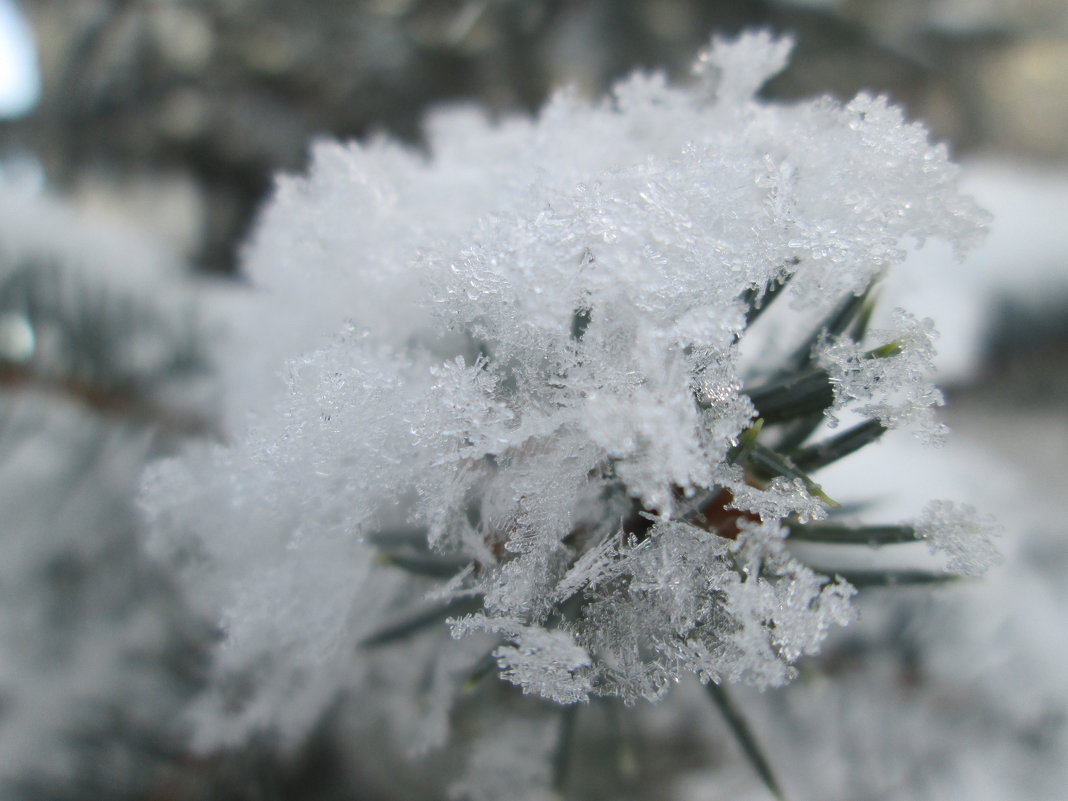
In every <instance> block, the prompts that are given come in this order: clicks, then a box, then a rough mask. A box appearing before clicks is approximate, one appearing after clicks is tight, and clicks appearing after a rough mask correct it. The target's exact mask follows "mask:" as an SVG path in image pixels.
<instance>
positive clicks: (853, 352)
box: [819, 309, 946, 443]
mask: <svg viewBox="0 0 1068 801" xmlns="http://www.w3.org/2000/svg"><path fill="white" fill-rule="evenodd" d="M895 323H896V325H895V327H894V328H893V329H891V330H881V331H880V330H877V331H872V332H871V333H870V334H869V336H868V337H867V339H866V340H865V342H863V343H862V342H853V341H850V340H847V339H846V338H842V339H839V340H837V341H833V342H827V343H824V345H823V347H822V348H821V349H820V352H819V360H820V364H821V365H822V366H823V367H824V369H826V370H827V371H828V373H829V374H830V376H831V381H832V383H833V386H834V394H835V408H836V409H841V408H845V407H846V406H850V407H851V408H852V409H853V410H854V411H857V412H859V413H860V414H863V415H865V416H866V417H871V418H873V419H876V420H879V421H880V422H881V423H882V424H883V425H884V426H886V427H887V428H890V429H894V428H902V427H906V426H909V427H912V428H914V429H915V430H916V432H917V435H918V436H919V437H920V438H921V439H924V440H926V441H928V442H932V443H938V442H941V441H942V440H943V439H944V437H945V435H946V427H945V426H944V425H943V424H942V423H939V422H938V421H937V420H936V419H935V415H934V409H935V407H938V406H942V405H943V404H944V403H945V399H944V398H943V396H942V393H941V391H940V390H939V389H938V388H937V387H936V386H935V385H934V384H932V383H931V374H932V373H933V372H934V355H935V351H934V338H935V335H936V332H935V330H934V323H933V322H932V321H931V320H927V319H925V320H917V319H916V318H915V317H913V316H912V315H910V314H909V313H908V312H906V311H904V310H903V309H898V310H897V312H896V314H895ZM875 343H879V347H880V348H881V351H880V357H879V358H875V359H871V358H866V354H868V353H869V352H870V349H871V348H872V345H873V344H875ZM858 402H859V403H858ZM832 422H833V418H832Z"/></svg>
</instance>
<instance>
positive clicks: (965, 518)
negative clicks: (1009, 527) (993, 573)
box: [915, 501, 999, 576]
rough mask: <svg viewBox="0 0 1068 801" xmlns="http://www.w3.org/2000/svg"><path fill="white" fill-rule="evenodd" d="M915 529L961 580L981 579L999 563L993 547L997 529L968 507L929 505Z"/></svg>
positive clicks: (992, 521) (943, 502)
mask: <svg viewBox="0 0 1068 801" xmlns="http://www.w3.org/2000/svg"><path fill="white" fill-rule="evenodd" d="M915 528H916V534H917V536H918V537H919V538H920V539H922V540H926V542H927V545H928V547H930V549H931V551H932V552H935V553H942V554H945V555H946V556H947V557H948V558H947V561H946V568H947V569H948V570H950V571H952V572H954V573H959V574H960V575H962V576H981V575H982V574H983V573H985V572H986V571H987V570H988V569H989V568H990V566H991V565H992V564H994V563H995V562H996V561H997V559H998V551H997V548H996V546H995V545H994V537H995V536H997V534H998V531H999V527H998V525H997V524H996V523H995V522H994V520H993V518H991V517H990V516H989V515H983V514H980V513H979V512H978V511H976V510H975V509H974V508H973V507H971V506H968V505H967V504H957V503H953V502H952V501H931V502H930V503H929V504H927V505H926V506H925V507H924V508H923V512H922V513H921V514H920V518H919V519H918V520H917V521H916V523H915Z"/></svg>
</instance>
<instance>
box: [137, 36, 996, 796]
mask: <svg viewBox="0 0 1068 801" xmlns="http://www.w3.org/2000/svg"><path fill="white" fill-rule="evenodd" d="M789 49H790V43H789V41H788V40H786V39H775V38H773V37H771V36H770V35H768V34H764V33H760V34H749V35H745V36H742V37H741V38H739V39H738V40H735V41H720V40H717V41H716V42H714V44H713V47H712V48H711V49H710V50H709V51H708V53H707V54H705V55H704V56H703V57H702V61H701V65H700V66H699V69H698V72H699V78H698V80H697V81H696V82H695V83H694V84H693V85H692V86H689V87H673V86H670V85H668V84H667V83H666V81H664V80H663V79H662V77H659V76H656V75H653V76H635V77H633V78H631V79H628V80H626V81H624V82H622V83H621V84H619V85H618V86H617V87H616V88H615V90H614V93H613V96H612V97H610V98H609V99H607V100H605V101H603V102H601V103H598V104H593V105H590V104H587V103H585V102H581V101H579V100H578V99H576V98H575V97H574V96H573V95H571V94H569V93H566V92H564V93H560V94H558V95H556V96H555V97H554V98H553V99H552V100H550V102H549V103H548V104H547V105H546V107H545V108H544V109H543V110H542V112H541V113H540V114H539V115H538V116H537V118H535V119H526V118H514V119H505V120H502V121H500V122H497V123H495V124H490V123H489V122H487V121H486V119H485V118H484V117H483V116H482V115H480V114H479V113H478V112H476V111H472V110H470V109H460V110H456V109H453V110H446V111H441V112H438V113H437V114H436V115H434V116H433V117H432V118H431V119H430V120H428V122H427V141H428V148H429V152H430V156H429V157H428V158H424V157H422V156H420V155H417V154H415V153H412V152H409V151H406V150H404V149H403V148H401V147H399V146H397V145H394V144H391V143H389V142H386V141H382V140H379V141H374V142H371V143H369V144H364V145H360V144H350V145H345V146H342V145H337V144H329V143H326V144H320V145H317V146H316V147H315V148H314V150H313V153H312V164H311V167H310V169H309V173H308V175H307V176H306V177H301V178H285V179H282V180H280V181H279V184H278V188H277V191H276V195H275V198H274V201H273V202H272V204H271V205H270V207H269V208H268V209H267V210H266V212H265V214H264V216H263V218H262V220H261V223H260V226H259V229H258V232H257V234H256V236H255V237H254V239H253V241H252V243H251V245H250V247H249V250H248V251H247V262H246V266H247V269H248V273H249V276H250V278H251V280H252V282H253V283H254V284H255V285H256V286H257V287H258V289H259V292H258V294H257V295H256V296H255V297H253V298H251V299H250V300H249V303H248V304H247V306H246V309H245V311H244V312H243V313H242V314H241V315H238V317H237V321H236V323H235V326H236V330H235V335H234V338H233V342H232V354H231V358H232V362H233V365H232V366H233V370H232V372H231V374H232V376H233V382H234V385H233V386H232V387H231V391H230V393H229V394H230V397H229V405H230V414H229V419H230V421H231V424H232V426H233V428H234V429H235V430H234V431H233V436H232V438H231V441H230V443H229V444H228V445H226V446H215V447H195V448H190V449H189V450H188V451H187V452H185V453H184V454H183V455H181V456H179V457H177V458H176V459H174V460H172V461H170V462H168V463H165V464H163V465H160V466H159V467H157V468H155V469H154V470H153V471H152V473H151V474H150V476H149V477H148V479H147V480H146V485H145V492H144V505H145V508H146V510H147V512H148V515H149V517H150V519H151V520H152V523H153V530H154V543H155V544H156V546H157V547H158V548H159V549H161V550H162V551H164V552H168V553H171V554H173V555H177V556H182V557H183V558H184V560H185V567H184V573H185V576H186V579H187V581H188V582H189V584H190V586H191V588H192V589H193V592H194V594H195V596H196V597H197V598H199V599H200V600H201V602H202V603H203V605H204V607H205V609H206V610H208V611H210V612H212V613H213V614H214V615H215V617H216V619H217V620H219V621H220V622H222V623H223V624H224V628H225V639H224V641H223V643H222V644H221V647H220V650H219V654H218V657H217V673H218V676H219V680H220V682H222V681H223V680H224V679H225V677H227V676H231V675H235V674H240V673H241V672H242V671H244V672H245V673H246V674H247V675H248V676H251V677H252V678H251V679H250V680H249V681H248V682H246V685H245V687H246V692H247V693H248V696H247V697H245V698H244V699H243V700H242V703H241V704H236V705H235V704H234V703H227V702H226V698H225V697H224V695H225V694H224V693H222V692H221V691H220V692H219V693H218V695H219V696H220V697H219V698H218V699H215V702H213V703H206V705H205V710H204V714H203V717H202V727H201V733H202V736H203V738H204V739H205V740H206V741H211V740H212V739H216V740H217V739H226V738H228V737H231V736H238V735H239V734H240V732H241V731H242V730H244V731H248V730H253V729H256V728H263V727H277V728H280V729H283V730H287V731H299V730H300V729H301V728H302V727H305V726H307V725H308V723H309V721H310V720H311V719H312V718H313V716H314V715H315V713H316V712H317V711H320V710H321V709H322V708H323V707H324V706H325V705H326V703H328V700H329V698H330V694H331V691H335V692H336V691H337V690H339V689H342V688H346V687H356V688H360V687H366V686H369V685H370V684H371V683H372V678H371V677H372V675H376V676H378V678H377V679H374V681H378V682H379V683H381V682H383V681H387V679H383V678H382V675H383V673H377V674H375V673H374V671H373V670H372V669H371V667H369V665H374V664H378V662H377V661H376V660H378V659H379V658H380V657H376V656H371V655H366V656H364V655H363V654H364V652H360V653H361V656H360V657H358V658H354V657H353V653H354V652H356V651H357V649H358V646H359V644H360V642H361V641H362V640H363V638H364V637H366V636H367V635H368V634H369V633H372V632H374V631H375V630H376V628H377V627H378V626H380V625H381V623H382V621H383V620H384V619H385V618H386V617H387V616H388V615H387V612H388V610H390V609H391V608H392V607H394V606H396V605H398V604H408V603H410V601H411V599H412V598H413V594H414V597H419V595H420V593H431V592H432V590H431V589H429V588H428V586H427V582H426V581H425V580H422V579H413V578H404V577H403V576H401V575H400V571H396V570H393V571H390V570H388V569H386V568H382V567H381V566H380V565H378V564H377V563H376V562H375V560H374V558H373V548H372V547H371V545H370V543H374V542H381V541H382V540H383V539H384V540H385V543H386V544H385V545H384V546H380V547H386V548H388V547H390V541H389V537H386V536H384V534H383V533H384V532H387V531H390V530H393V529H396V528H404V527H407V528H408V529H409V530H410V529H412V527H415V528H416V529H419V530H423V531H424V532H425V534H426V537H425V540H424V541H423V542H422V543H421V545H420V547H421V548H422V549H423V551H421V552H420V559H422V560H423V561H424V562H426V561H428V560H429V561H430V562H433V560H434V559H440V560H442V561H441V562H438V563H434V564H437V566H438V568H439V569H440V568H441V566H442V565H446V566H450V565H462V566H458V567H457V568H456V572H455V574H454V577H453V579H452V581H450V582H449V583H447V584H446V585H445V586H446V589H445V590H441V589H440V587H439V589H438V591H437V595H436V596H434V597H436V598H437V599H438V601H439V602H441V601H446V602H448V601H451V600H455V599H458V598H459V599H468V600H470V599H472V598H481V599H482V607H483V608H482V610H481V612H480V613H479V614H478V615H477V616H476V617H475V618H472V621H474V620H478V621H481V622H480V623H479V625H478V626H475V625H474V623H473V622H472V623H470V624H468V625H467V626H466V627H465V626H463V625H460V626H459V627H458V629H457V630H458V631H460V632H462V631H465V630H469V629H476V630H482V631H491V632H497V633H499V634H504V635H506V636H507V637H509V638H510V640H509V642H510V644H505V645H500V646H499V647H498V648H497V650H496V651H495V654H496V659H497V661H498V663H499V667H500V668H501V669H502V671H503V675H504V676H505V678H507V679H509V680H511V681H514V682H515V683H517V684H519V685H520V686H521V687H522V688H523V689H524V691H526V692H534V693H538V694H540V695H544V696H546V697H548V698H552V699H555V700H558V701H561V702H564V703H569V702H573V701H576V700H580V699H582V698H585V697H586V696H587V695H589V694H603V695H615V696H620V697H622V698H623V699H625V700H626V701H628V702H633V701H636V700H638V699H641V698H649V699H652V698H656V697H658V696H660V695H661V694H662V693H664V692H665V691H666V690H667V689H668V687H670V686H671V685H672V684H673V683H674V682H676V681H677V680H678V679H679V677H680V676H681V675H683V674H685V673H693V674H696V675H698V676H699V677H701V678H702V679H705V680H714V681H722V680H728V681H737V680H744V681H748V682H750V683H752V684H754V685H756V686H768V685H775V684H781V683H782V682H784V681H786V680H788V679H789V678H790V676H791V675H792V673H793V670H794V669H793V667H792V663H793V662H794V661H795V660H796V659H797V658H798V657H799V656H800V655H801V654H804V653H811V652H812V651H814V650H815V649H816V648H818V647H819V643H820V641H821V639H822V638H823V636H824V635H825V633H826V631H827V629H828V627H830V626H832V625H840V624H844V623H845V622H847V621H848V620H849V618H850V614H851V611H850V605H849V596H850V594H851V592H852V589H851V588H850V587H849V586H848V585H847V584H846V583H844V582H842V581H836V580H830V579H829V578H827V577H825V576H821V575H819V574H817V573H814V572H813V571H811V570H810V569H808V568H806V567H805V566H803V565H801V564H800V563H798V562H797V561H796V560H794V559H793V558H792V557H790V556H789V554H788V553H787V552H786V551H785V550H783V549H782V548H781V547H776V542H777V541H778V542H779V545H781V526H780V523H781V521H782V520H783V519H784V518H787V517H790V516H797V517H800V518H802V519H814V518H818V517H820V516H822V515H823V514H824V503H823V501H824V499H823V498H822V497H820V494H819V493H818V492H817V491H816V488H814V487H813V486H812V485H808V484H806V483H805V482H803V481H800V480H794V479H776V480H773V481H760V480H755V479H754V478H753V476H750V475H747V474H746V473H745V472H744V471H743V470H742V468H741V467H740V466H739V465H737V464H734V463H733V462H732V461H731V453H732V451H733V449H734V448H735V446H736V445H737V444H738V442H739V437H740V435H741V434H742V432H743V431H744V430H745V429H747V428H748V427H749V426H750V424H751V422H752V420H753V418H754V416H755V409H754V404H753V402H752V401H751V400H750V398H749V397H748V396H747V395H746V394H745V393H744V392H743V391H742V388H743V386H745V382H746V380H747V379H749V378H751V377H752V376H751V374H750V371H749V368H748V367H746V368H743V367H741V366H740V358H739V347H740V342H741V340H742V339H743V338H744V335H745V334H746V325H747V323H746V315H745V311H746V309H745V303H744V302H743V301H742V300H741V298H742V297H743V296H745V295H746V293H754V292H756V293H760V292H762V291H764V289H765V287H766V286H767V285H768V284H769V282H770V281H771V280H772V279H780V278H782V277H783V275H784V270H786V268H785V267H784V265H789V272H791V273H792V274H793V277H792V280H791V282H790V285H789V287H788V289H787V297H789V299H790V300H789V302H788V303H787V305H788V306H789V307H791V308H792V310H793V312H794V313H796V315H797V316H799V317H800V318H803V319H804V320H806V321H807V323H809V324H812V325H815V324H817V323H818V321H819V320H820V319H822V316H823V315H825V314H826V313H827V312H828V311H829V310H830V309H831V308H833V306H834V304H835V303H836V302H837V301H838V299H839V298H840V297H841V296H842V295H843V294H847V293H860V292H863V291H864V289H865V288H866V287H867V286H868V285H869V283H870V282H871V281H872V279H873V278H874V277H875V276H876V275H878V274H879V273H880V272H881V271H883V270H884V269H886V267H887V265H888V264H892V263H894V262H896V261H899V260H900V259H901V258H902V254H903V247H904V245H903V243H904V241H905V240H906V239H908V238H912V239H921V240H922V239H923V238H925V237H930V236H936V237H941V238H944V239H947V240H950V241H952V242H954V243H955V244H957V245H959V246H961V247H964V246H966V245H967V244H968V243H969V241H970V240H971V239H972V238H973V236H974V235H975V234H976V232H977V231H978V229H979V228H980V227H981V224H982V222H983V220H984V215H983V213H982V212H980V211H979V210H978V209H977V208H976V207H975V205H974V204H973V203H972V201H971V200H970V199H968V198H967V197H964V196H962V195H961V194H960V193H959V192H958V190H957V189H956V171H955V168H954V167H953V166H952V165H951V164H949V162H948V161H947V159H946V154H945V151H944V149H943V148H938V147H931V146H930V145H929V144H928V142H927V138H926V133H925V132H924V131H923V129H922V128H921V127H920V126H918V125H914V124H906V123H905V122H904V121H903V119H902V116H901V113H900V111H899V110H897V109H896V108H894V107H892V106H890V105H889V104H888V103H887V102H886V101H885V100H884V99H882V98H872V97H868V96H864V95H862V96H860V97H858V98H857V99H856V100H854V101H853V102H852V103H850V104H848V105H846V106H842V105H839V104H837V103H835V102H833V101H831V100H829V99H826V98H824V99H818V100H815V101H811V102H805V103H798V104H794V105H780V104H772V103H766V102H764V101H762V100H759V99H757V98H756V97H755V96H754V92H755V91H756V90H757V89H758V88H759V86H760V84H761V83H762V82H763V81H764V80H765V79H766V78H767V77H768V76H769V75H771V74H773V73H774V72H776V71H778V70H779V69H780V68H781V67H782V66H783V65H784V64H785V60H786V56H787V54H788V52H789ZM267 319H269V320H270V321H271V323H272V326H271V328H272V331H271V333H270V334H269V338H266V339H265V337H264V330H263V329H264V325H263V321H264V320H267ZM348 320H351V321H352V322H350V323H347V322H346V321H348ZM901 326H902V327H903V329H904V330H903V332H902V331H895V332H892V333H891V334H889V335H888V336H890V337H891V340H889V341H893V342H896V343H899V345H900V347H899V348H895V350H894V353H893V354H891V353H885V354H881V357H880V358H864V355H865V353H866V352H867V350H866V349H868V348H870V347H872V345H870V344H867V343H865V344H864V345H863V346H859V345H857V346H854V345H852V344H850V343H847V342H845V341H837V340H831V341H828V342H825V343H824V344H823V346H822V347H821V349H820V352H819V355H818V358H819V359H820V360H821V364H823V365H824V369H826V370H828V371H829V372H830V373H831V374H832V376H833V377H834V378H835V380H836V390H837V398H838V407H839V408H841V407H849V408H856V407H858V406H859V407H860V408H861V410H862V411H865V412H866V413H869V414H873V415H876V416H878V417H879V418H880V419H881V420H882V421H883V422H884V423H886V424H887V425H889V426H891V427H893V426H897V425H904V424H906V423H911V422H913V421H917V420H918V421H920V422H922V421H923V419H924V418H925V415H926V414H927V413H926V412H925V411H923V410H924V409H926V408H927V407H928V406H929V405H930V404H934V403H937V402H939V397H938V396H937V395H936V394H935V393H934V391H933V390H932V389H930V385H929V384H928V383H926V377H925V376H923V377H921V376H920V374H921V373H923V368H924V367H925V365H926V361H927V359H928V358H929V351H928V350H927V348H928V347H929V345H928V342H929V339H928V333H927V329H926V328H925V327H924V326H923V325H922V324H917V323H914V322H913V321H910V320H908V319H907V318H902V323H901ZM339 331H341V333H340V334H339V333H338V332H339ZM873 336H874V335H873ZM886 344H888V342H887V341H878V340H877V341H875V343H874V347H881V346H883V345H886ZM898 350H900V354H898V352H897V351H898ZM284 364H289V365H290V366H289V368H288V371H287V372H285V373H283V380H282V381H278V380H277V375H278V369H279V367H280V366H281V365H284ZM752 374H754V375H767V374H768V369H767V366H765V367H764V369H763V371H762V370H761V369H760V368H759V367H758V368H757V369H755V370H754V371H753V373H752ZM865 404H866V405H865ZM719 491H723V492H727V493H728V495H729V502H728V503H725V504H724V505H723V509H722V510H720V511H722V512H723V514H725V515H727V516H732V517H737V518H738V519H739V520H741V521H742V523H741V524H740V525H739V528H740V529H741V530H742V534H743V536H742V537H741V539H740V541H739V542H738V543H735V542H732V541H731V539H730V538H729V536H728V533H727V532H726V531H725V530H724V531H719V530H718V529H717V527H716V525H711V524H710V525H709V526H708V527H707V528H700V527H698V526H696V525H694V524H693V523H694V517H693V516H692V514H691V513H693V512H695V510H696V511H698V512H699V511H700V509H699V502H700V501H701V500H702V499H706V498H707V497H708V496H709V494H712V495H713V496H714V494H715V493H716V492H719ZM752 518H756V519H758V520H759V525H756V526H750V525H748V523H749V522H751V519H752ZM717 531H718V533H717ZM450 569H451V568H450ZM450 594H451V595H450ZM472 636H476V635H472ZM482 636H483V637H484V636H485V635H484V634H483V635H482ZM465 642H466V641H465ZM382 658H383V659H384V657H382ZM405 670H408V672H410V666H409V667H407V668H405ZM386 672H387V673H388V671H386ZM400 672H402V673H403V672H404V671H400ZM491 750H492V749H491ZM495 758H496V757H495ZM487 764H489V763H487ZM524 764H525V765H529V764H532V762H530V761H529V760H526V759H524ZM514 782H515V776H514V774H512V773H509V774H508V787H509V792H511V790H512V788H513V787H514ZM513 797H515V796H513Z"/></svg>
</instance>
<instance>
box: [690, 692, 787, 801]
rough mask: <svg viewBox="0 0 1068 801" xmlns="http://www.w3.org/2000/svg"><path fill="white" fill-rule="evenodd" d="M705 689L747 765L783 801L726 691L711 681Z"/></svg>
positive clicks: (761, 753) (772, 777)
mask: <svg viewBox="0 0 1068 801" xmlns="http://www.w3.org/2000/svg"><path fill="white" fill-rule="evenodd" d="M705 689H706V690H707V691H708V695H709V697H710V698H711V699H712V701H713V703H715V705H716V707H717V708H718V709H719V711H720V714H721V715H723V719H724V720H726V721H727V725H728V726H729V727H730V730H731V733H732V734H733V735H734V738H735V739H736V740H737V741H738V745H740V746H741V748H742V753H744V754H745V756H746V758H747V759H748V760H749V764H750V765H751V766H752V768H753V770H754V772H755V773H756V774H757V776H759V777H760V780H761V781H762V782H764V786H765V787H767V788H768V790H770V791H771V794H772V795H773V796H775V797H776V798H777V799H779V801H785V799H786V796H785V795H783V792H782V789H781V788H780V787H779V782H778V781H777V780H776V778H775V774H774V773H773V772H772V770H771V763H769V762H768V760H767V757H765V756H764V752H763V750H762V749H761V747H760V744H759V743H758V742H757V739H756V737H755V736H753V732H752V730H751V729H750V728H749V724H748V723H747V722H746V720H745V718H744V717H742V714H741V712H739V711H738V708H737V707H736V706H735V705H734V702H733V701H732V700H731V697H730V695H729V694H728V693H727V690H726V689H725V688H724V687H722V686H721V685H719V684H716V683H715V682H713V681H709V682H708V683H706V684H705Z"/></svg>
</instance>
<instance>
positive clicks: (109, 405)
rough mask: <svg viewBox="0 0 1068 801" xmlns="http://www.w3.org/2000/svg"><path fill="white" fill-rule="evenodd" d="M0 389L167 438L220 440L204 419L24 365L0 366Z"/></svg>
mask: <svg viewBox="0 0 1068 801" xmlns="http://www.w3.org/2000/svg"><path fill="white" fill-rule="evenodd" d="M0 389H3V390H5V391H6V390H27V391H36V392H42V393H44V394H47V395H53V396H56V397H62V398H67V399H69V400H72V401H74V402H76V403H79V404H81V405H83V406H87V407H88V408H90V409H92V410H93V411H94V412H96V413H97V414H100V415H103V416H105V417H113V418H118V419H121V420H123V421H126V422H132V423H137V424H142V425H150V426H154V427H156V428H158V429H159V430H160V431H163V432H165V433H168V434H176V435H179V436H207V437H216V438H217V437H219V436H220V433H219V431H218V429H217V427H216V425H215V423H214V422H213V421H212V420H211V419H210V418H208V417H207V416H205V415H200V414H196V413H195V412H191V411H188V410H184V409H178V408H174V407H171V406H168V405H166V404H163V403H159V402H158V401H156V400H154V399H153V398H150V397H144V396H141V395H139V394H138V393H135V392H130V391H121V390H118V389H115V388H110V387H106V386H98V385H94V384H92V383H89V382H87V381H78V380H75V379H71V378H68V379H64V378H60V377H50V376H45V375H40V374H38V373H36V372H35V371H34V370H32V369H30V368H29V367H27V366H25V365H16V364H10V363H8V364H4V363H2V362H0Z"/></svg>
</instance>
